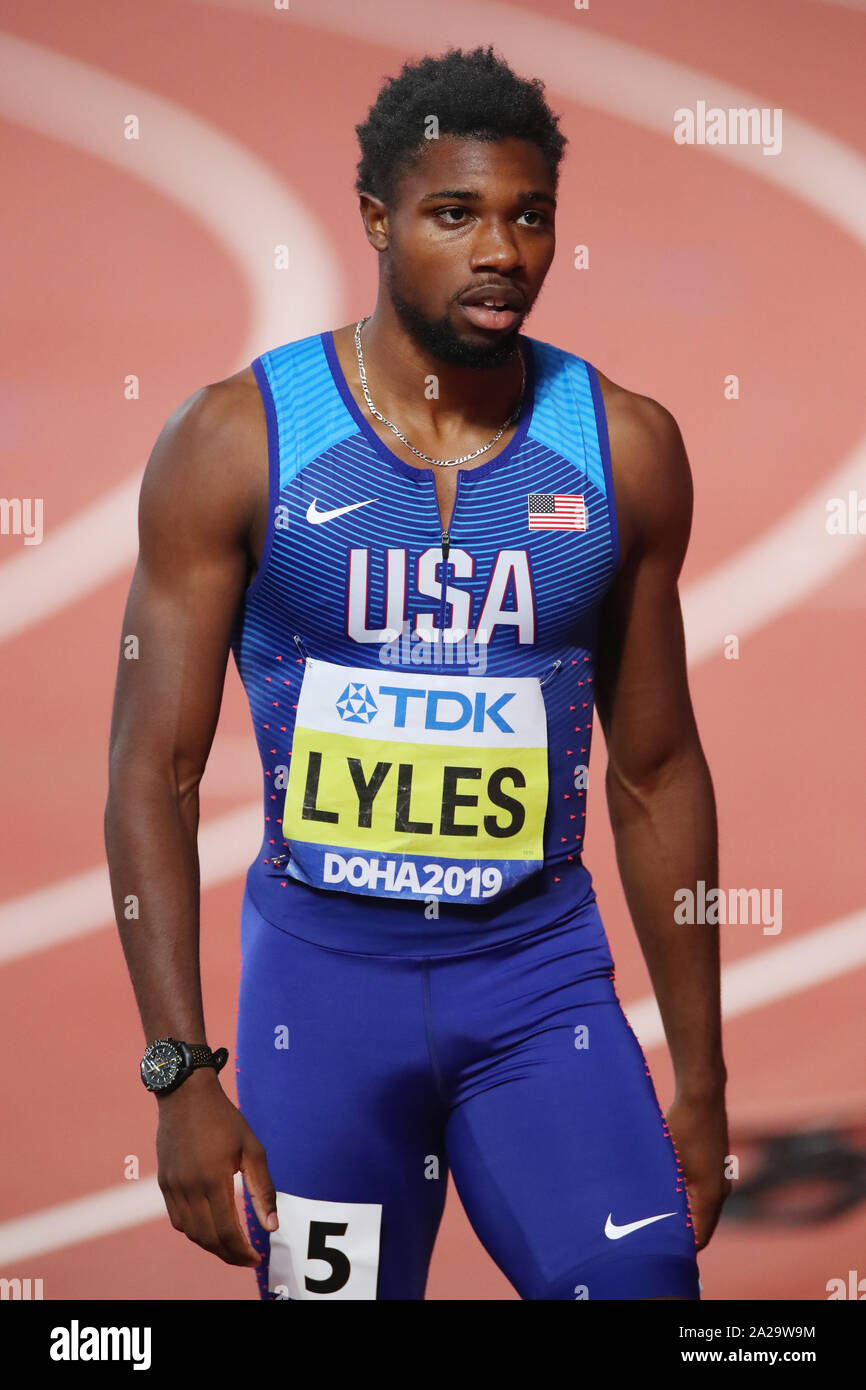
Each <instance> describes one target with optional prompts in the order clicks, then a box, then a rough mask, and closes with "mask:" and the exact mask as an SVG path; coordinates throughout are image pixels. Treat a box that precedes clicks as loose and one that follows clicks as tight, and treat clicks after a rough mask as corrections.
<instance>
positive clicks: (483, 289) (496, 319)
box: [458, 285, 524, 333]
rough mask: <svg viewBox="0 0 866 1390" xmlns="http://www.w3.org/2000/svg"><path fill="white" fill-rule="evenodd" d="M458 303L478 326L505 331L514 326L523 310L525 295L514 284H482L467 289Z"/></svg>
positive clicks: (471, 321) (470, 320)
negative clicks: (476, 287) (472, 288)
mask: <svg viewBox="0 0 866 1390" xmlns="http://www.w3.org/2000/svg"><path fill="white" fill-rule="evenodd" d="M458 303H459V305H460V307H461V309H462V310H463V312H464V314H465V315H466V317H467V319H468V320H469V322H470V323H474V324H475V326H476V328H487V329H491V330H493V331H494V332H500V333H501V332H503V331H504V330H506V329H508V328H513V327H514V325H515V323H517V321H518V319H519V318H520V315H521V313H522V312H523V304H524V301H523V296H522V295H521V294H520V292H519V290H516V289H514V287H513V286H512V285H503V286H499V285H482V286H480V287H479V288H478V289H474V290H467V291H466V293H465V294H462V295H461V296H460V299H459V300H458Z"/></svg>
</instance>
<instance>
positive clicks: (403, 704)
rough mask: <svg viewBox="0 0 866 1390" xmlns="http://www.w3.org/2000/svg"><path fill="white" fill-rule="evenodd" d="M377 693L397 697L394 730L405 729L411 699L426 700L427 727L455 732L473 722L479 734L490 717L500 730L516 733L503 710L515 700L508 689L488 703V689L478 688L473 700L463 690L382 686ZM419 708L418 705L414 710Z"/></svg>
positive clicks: (395, 699) (425, 722)
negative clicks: (504, 706) (504, 716)
mask: <svg viewBox="0 0 866 1390" xmlns="http://www.w3.org/2000/svg"><path fill="white" fill-rule="evenodd" d="M378 694H379V697H380V698H382V697H383V696H387V695H390V696H393V698H394V728H395V729H405V728H406V716H407V713H408V711H409V701H410V700H423V701H424V728H425V729H432V730H437V731H447V732H453V731H454V730H456V729H465V728H467V727H468V726H470V725H471V727H472V731H473V733H476V734H480V733H483V732H484V721H485V719H489V720H490V722H491V724H493V725H495V727H496V728H497V729H499V730H500V732H501V733H503V734H513V733H514V730H513V729H512V727H511V725H510V724H509V723H508V722H507V721H506V720H505V719H504V718H503V716H502V714H501V712H500V711H501V710H502V707H503V705H507V704H508V701H509V700H513V699H514V692H513V691H507V692H506V693H505V694H503V695H500V696H499V697H498V698H497V699H495V700H493V701H491V703H490V704H488V703H487V692H486V691H485V690H476V691H475V696H474V699H470V697H469V696H468V695H465V694H464V693H463V691H462V690H418V689H413V688H411V687H408V686H400V685H380V686H379V690H378ZM419 709H420V707H419V706H417V705H416V706H415V707H414V709H413V713H416V712H418V711H419Z"/></svg>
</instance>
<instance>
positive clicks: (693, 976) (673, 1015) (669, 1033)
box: [607, 747, 725, 1097]
mask: <svg viewBox="0 0 866 1390" xmlns="http://www.w3.org/2000/svg"><path fill="white" fill-rule="evenodd" d="M607 797H608V807H609V810H610V817H611V825H612V827H613V831H614V839H615V844H616V856H617V863H618V866H619V873H620V878H621V880H622V884H623V890H624V892H625V896H626V901H627V903H628V907H629V911H630V913H631V916H632V920H633V922H634V926H635V930H636V932H637V936H638V940H639V941H640V945H641V950H642V951H643V955H644V959H645V960H646V963H647V968H648V970H649V973H650V978H651V980H652V984H653V988H654V990H655V995H656V999H657V1001H658V1005H659V1011H660V1013H661V1017H662V1022H663V1024H664V1029H665V1036H666V1037H667V1041H668V1047H669V1048H670V1053H671V1059H672V1061H673V1065H674V1071H675V1075H676V1083H677V1093H678V1095H680V1096H683V1097H691V1096H698V1095H705V1094H707V1093H708V1092H712V1091H714V1090H717V1091H722V1090H723V1089H724V1082H725V1066H724V1060H723V1054H722V1038H721V1007H720V999H719V932H718V927H717V926H715V925H711V924H709V923H694V924H688V925H687V924H681V923H678V922H677V921H676V920H675V916H674V914H675V909H676V906H677V902H676V899H675V896H674V895H675V894H676V893H677V891H678V890H681V889H684V888H685V889H689V890H691V892H692V893H696V892H697V883H698V881H699V880H701V879H703V881H704V884H705V888H706V891H707V892H709V891H710V889H712V888H716V887H717V886H718V830H717V822H716V807H715V797H714V794H713V786H712V781H711V778H710V774H709V769H708V768H707V764H706V760H705V759H704V756H703V753H702V752H701V750H700V748H699V747H697V748H695V749H694V750H690V751H689V752H688V753H686V754H683V755H680V756H679V757H678V758H676V759H675V760H672V761H670V762H668V763H666V764H665V765H664V766H663V767H662V768H661V769H660V770H659V772H658V773H657V775H656V776H655V777H654V778H653V781H652V783H651V784H650V785H646V786H642V787H633V786H625V785H623V784H622V783H621V782H620V781H618V780H617V778H616V776H615V775H612V774H611V773H610V772H609V774H608V781H607Z"/></svg>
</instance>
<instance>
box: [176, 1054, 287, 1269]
mask: <svg viewBox="0 0 866 1390" xmlns="http://www.w3.org/2000/svg"><path fill="white" fill-rule="evenodd" d="M157 1103H158V1105H159V1128H158V1130H157V1136H156V1153H157V1163H158V1181H159V1186H160V1191H161V1192H162V1195H163V1197H164V1198H165V1205H166V1208H167V1210H168V1214H169V1217H170V1218H171V1224H172V1226H173V1227H174V1229H175V1230H176V1231H183V1233H184V1235H185V1236H187V1237H188V1239H189V1240H192V1241H194V1242H195V1244H196V1245H200V1246H201V1247H202V1249H203V1250H208V1251H210V1253H211V1254H212V1255H218V1256H219V1258H220V1259H221V1260H224V1261H225V1262H226V1264H230V1265H247V1266H253V1267H255V1266H256V1265H257V1264H258V1263H259V1262H260V1260H261V1258H262V1256H261V1254H260V1253H259V1252H258V1251H256V1250H254V1249H253V1247H252V1245H251V1243H250V1240H249V1237H248V1235H247V1232H246V1231H245V1230H244V1229H243V1228H242V1225H241V1221H240V1217H239V1215H238V1209H237V1206H236V1205H235V1194H234V1175H235V1173H236V1172H238V1171H240V1172H242V1173H243V1175H244V1180H245V1182H246V1186H247V1189H248V1191H249V1194H250V1197H251V1199H252V1204H253V1210H254V1211H255V1214H256V1216H257V1217H258V1219H259V1222H260V1223H261V1225H262V1226H264V1228H265V1230H266V1231H275V1230H276V1229H277V1225H278V1222H277V1199H276V1193H275V1191H274V1185H273V1183H272V1181H271V1175H270V1173H269V1172H268V1164H267V1158H266V1157H265V1151H264V1148H263V1147H262V1145H261V1144H260V1143H259V1141H258V1139H257V1138H256V1136H255V1135H254V1134H253V1132H252V1130H251V1129H250V1127H249V1125H248V1124H247V1122H246V1120H245V1119H244V1117H243V1115H241V1113H240V1111H239V1110H238V1108H237V1106H235V1105H233V1104H232V1102H231V1101H230V1100H229V1098H228V1096H227V1095H226V1094H225V1092H224V1090H223V1089H222V1086H221V1085H220V1083H219V1079H218V1077H217V1074H216V1072H214V1071H213V1070H212V1069H211V1068H209V1067H201V1068H199V1069H198V1070H196V1071H194V1072H193V1073H192V1075H191V1076H190V1077H188V1078H187V1080H186V1081H184V1083H183V1085H181V1086H179V1087H178V1089H177V1090H176V1091H172V1092H170V1094H169V1095H166V1096H161V1097H160V1098H159V1100H158V1102H157Z"/></svg>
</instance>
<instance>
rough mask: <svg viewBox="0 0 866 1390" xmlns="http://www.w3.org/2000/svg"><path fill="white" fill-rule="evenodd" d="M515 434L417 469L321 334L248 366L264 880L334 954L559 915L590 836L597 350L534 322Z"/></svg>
mask: <svg viewBox="0 0 866 1390" xmlns="http://www.w3.org/2000/svg"><path fill="white" fill-rule="evenodd" d="M519 341H520V343H521V346H522V351H523V354H524V360H525V364H526V389H525V394H524V400H523V406H522V410H521V414H520V418H519V421H518V425H517V429H516V431H515V433H514V435H513V436H512V438H511V439H510V441H509V442H508V444H507V446H506V447H505V449H503V450H502V451H501V452H500V453H499V454H497V455H495V456H494V457H493V458H491V459H489V460H488V461H486V462H482V463H481V464H480V465H479V466H476V467H475V468H471V469H458V470H457V486H456V497H455V501H454V509H453V514H452V516H451V519H450V522H449V526H448V531H447V532H445V533H443V531H442V526H441V521H440V516H439V509H438V504H437V499H436V490H435V482H434V469H433V468H415V467H412V466H411V465H409V464H407V463H405V462H403V460H402V459H400V458H399V457H398V456H397V455H396V454H395V453H393V452H392V451H391V450H390V449H389V448H388V446H387V445H386V444H385V443H384V442H383V441H382V440H381V439H380V438H379V436H378V435H377V434H376V432H375V431H374V430H373V429H372V427H371V425H370V423H369V421H368V420H367V418H365V416H364V414H363V413H362V411H361V410H360V408H359V406H358V404H357V402H356V401H355V399H354V397H353V395H352V393H351V391H350V390H349V387H348V384H347V382H346V379H345V377H344V375H343V372H342V369H341V367H340V364H339V361H338V359H337V355H336V352H335V348H334V341H333V335H332V334H331V333H330V332H324V333H319V334H315V335H312V336H310V337H307V338H303V339H300V340H297V341H294V342H291V343H286V344H284V345H283V346H281V347H277V348H274V349H273V350H271V351H269V352H265V353H263V354H262V355H261V356H260V357H257V358H256V359H255V361H254V362H253V363H252V368H253V371H254V373H255V377H256V380H257V382H258V385H259V389H260V391H261V394H262V398H263V401H264V406H265V412H266V418H267V437H268V456H269V518H268V527H267V533H266V538H265V541H264V548H263V553H262V559H261V564H260V567H259V569H258V571H257V573H256V576H255V578H254V579H253V581H252V583H251V584H250V586H249V588H248V589H247V591H246V593H245V596H244V599H243V602H242V605H241V607H240V609H239V612H238V615H237V619H236V623H235V627H234V630H233V633H232V652H233V655H234V659H235V662H236V665H237V669H238V672H239V674H240V677H241V680H242V682H243V684H244V688H245V690H246V694H247V697H248V699H249V704H250V711H251V715H252V721H253V726H254V730H255V735H256V739H257V742H258V747H259V752H260V755H261V760H262V769H263V776H264V828H263V838H262V844H261V848H260V851H259V854H258V855H257V857H256V859H255V860H254V861H253V863H252V864H251V865H250V868H249V872H248V875H247V888H248V891H249V894H250V896H251V897H252V899H253V901H254V902H255V904H256V906H257V908H258V910H259V911H260V913H261V914H262V916H263V917H265V918H266V919H267V920H268V921H269V922H271V923H272V924H273V925H274V926H277V927H282V928H283V929H284V930H286V931H289V932H291V933H293V934H295V935H298V936H301V937H304V938H306V939H308V940H311V941H314V942H318V943H319V944H321V945H325V946H331V947H334V948H337V949H342V950H350V951H359V952H363V953H371V952H372V953H377V954H396V955H439V954H447V953H453V952H464V951H469V950H473V949H478V948H482V947H484V946H488V945H495V944H498V943H499V942H502V941H506V940H509V939H512V938H516V937H517V936H520V935H523V934H525V933H528V932H531V931H533V930H534V929H536V928H540V927H544V926H547V925H550V924H551V923H553V922H554V921H558V920H561V919H565V918H566V917H567V915H568V914H569V913H571V912H573V911H574V910H576V908H578V907H579V906H581V905H583V904H585V903H586V902H587V900H588V899H589V898H591V897H594V893H593V890H592V880H591V876H590V874H589V871H588V870H587V869H586V867H585V866H584V864H583V861H582V857H581V851H582V848H583V842H584V835H585V830H586V802H587V773H588V765H589V755H590V743H591V735H592V720H593V671H594V656H595V648H596V637H597V628H598V611H599V605H600V602H601V600H602V598H603V596H604V594H605V592H606V591H607V589H608V588H609V586H610V584H611V582H612V579H613V576H614V574H615V572H616V569H617V565H618V562H619V540H618V533H617V523H616V513H615V506H614V494H613V487H612V481H611V468H610V453H609V447H608V437H607V426H606V421H605V413H604V405H603V401H602V396H601V391H600V387H599V383H598V377H597V374H596V371H595V369H594V367H592V366H591V365H590V363H588V362H586V361H584V360H583V359H582V358H580V357H577V356H575V355H574V354H572V353H569V352H566V351H564V350H563V349H560V348H557V347H554V346H552V345H551V344H549V343H543V342H541V341H539V340H537V339H534V338H528V337H526V336H523V335H521V337H520V340H519Z"/></svg>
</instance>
